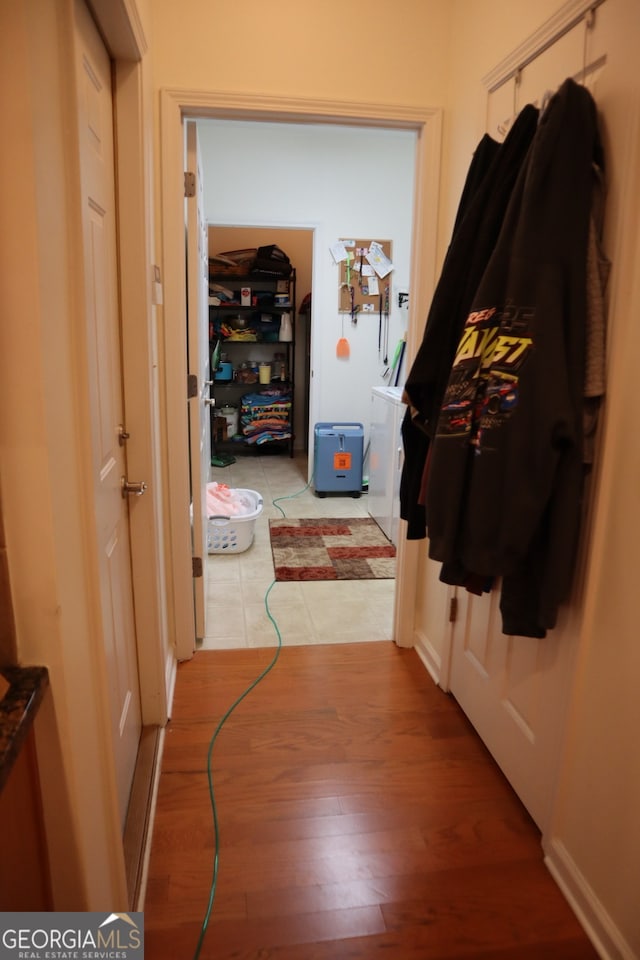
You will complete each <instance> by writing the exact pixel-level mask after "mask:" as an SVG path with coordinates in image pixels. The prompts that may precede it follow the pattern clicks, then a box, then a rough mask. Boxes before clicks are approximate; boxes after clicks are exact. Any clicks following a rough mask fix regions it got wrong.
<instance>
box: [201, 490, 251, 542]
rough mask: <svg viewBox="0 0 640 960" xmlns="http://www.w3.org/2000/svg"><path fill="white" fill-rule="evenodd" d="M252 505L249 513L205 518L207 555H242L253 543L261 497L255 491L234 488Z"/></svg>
mask: <svg viewBox="0 0 640 960" xmlns="http://www.w3.org/2000/svg"><path fill="white" fill-rule="evenodd" d="M233 492H235V493H241V494H243V495H244V496H245V497H246V499H247V500H249V501H250V502H251V503H252V504H253V509H252V510H251V512H249V513H242V514H239V515H238V516H234V517H223V516H214V517H207V553H242V552H243V551H244V550H248V549H249V547H250V546H251V544H252V543H253V535H254V532H255V525H256V520H257V519H258V517H259V516H260V514H261V513H262V497H261V496H260V494H259V493H257V492H256V491H255V490H244V489H240V488H236V489H235V490H234V491H233Z"/></svg>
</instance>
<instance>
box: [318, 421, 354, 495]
mask: <svg viewBox="0 0 640 960" xmlns="http://www.w3.org/2000/svg"><path fill="white" fill-rule="evenodd" d="M363 446H364V429H363V426H362V424H361V423H316V425H315V428H314V457H313V463H314V468H313V476H314V486H315V490H316V493H317V495H318V496H319V497H324V496H326V494H327V493H350V494H351V495H352V496H354V497H359V496H360V493H361V491H362V451H363Z"/></svg>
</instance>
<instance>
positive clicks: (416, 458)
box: [400, 105, 538, 540]
mask: <svg viewBox="0 0 640 960" xmlns="http://www.w3.org/2000/svg"><path fill="white" fill-rule="evenodd" d="M537 122H538V110H537V109H536V108H535V107H533V106H531V105H527V106H526V107H524V108H523V110H521V111H520V113H519V114H518V116H517V118H516V120H515V122H514V123H513V125H512V127H511V129H510V130H509V133H508V134H507V137H506V138H505V141H504V143H502V144H498V143H496V141H495V140H492V138H491V137H489V136H488V135H485V136H484V137H483V138H482V140H481V141H480V143H479V144H478V147H477V148H476V150H475V152H474V156H473V159H472V162H471V165H470V167H469V171H468V173H467V177H466V180H465V185H464V189H463V192H462V196H461V199H460V203H459V206H458V211H457V214H456V221H455V225H454V230H453V234H452V238H451V242H450V244H449V249H448V251H447V255H446V257H445V261H444V264H443V267H442V271H441V274H440V278H439V280H438V283H437V286H436V289H435V292H434V295H433V298H432V301H431V306H430V308H429V314H428V317H427V323H426V327H425V332H424V336H423V340H422V344H421V346H420V348H419V350H418V353H417V355H416V358H415V360H414V362H413V364H412V367H411V370H410V371H409V374H408V377H407V381H406V384H405V391H404V394H405V395H404V399H405V400H406V402H407V404H408V406H407V412H406V414H405V418H404V421H403V424H402V436H403V446H404V455H405V456H404V465H403V470H402V476H401V484H400V513H401V516H402V518H403V519H404V520H407V523H408V527H407V536H408V538H409V539H410V540H419V539H422V538H424V537H425V535H426V528H425V512H424V500H423V499H422V494H421V491H422V486H423V473H424V470H425V463H426V460H427V454H428V449H429V443H430V441H431V440H432V438H433V436H434V434H435V429H436V424H437V420H438V414H439V412H440V405H441V403H442V397H443V394H444V391H445V388H446V385H447V379H448V376H449V371H450V370H451V364H452V363H453V359H454V356H455V352H456V347H457V345H458V341H459V339H460V333H461V331H462V328H463V325H464V322H465V320H466V318H467V315H468V313H469V309H470V307H471V303H472V300H473V297H474V295H475V292H476V290H477V288H478V284H479V282H480V280H481V278H482V275H483V273H484V271H485V268H486V266H487V263H488V261H489V258H490V256H491V254H492V252H493V250H494V247H495V244H496V241H497V238H498V235H499V232H500V228H501V227H502V223H503V219H504V214H505V210H506V208H507V204H508V202H509V198H510V196H511V192H512V190H513V187H514V184H515V182H516V179H517V177H518V174H519V172H520V170H521V168H522V165H523V163H524V161H525V158H526V156H527V152H528V150H529V146H530V144H531V141H532V140H533V137H534V134H535V132H536V128H537Z"/></svg>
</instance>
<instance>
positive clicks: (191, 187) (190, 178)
mask: <svg viewBox="0 0 640 960" xmlns="http://www.w3.org/2000/svg"><path fill="white" fill-rule="evenodd" d="M184 195H185V197H195V195H196V175H195V173H190V172H189V170H185V172H184Z"/></svg>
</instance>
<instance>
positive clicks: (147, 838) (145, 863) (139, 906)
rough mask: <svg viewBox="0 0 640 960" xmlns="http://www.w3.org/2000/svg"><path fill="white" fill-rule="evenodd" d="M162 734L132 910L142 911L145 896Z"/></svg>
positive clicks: (154, 816) (162, 741)
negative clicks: (137, 885) (138, 881)
mask: <svg viewBox="0 0 640 960" xmlns="http://www.w3.org/2000/svg"><path fill="white" fill-rule="evenodd" d="M164 734H165V728H164V727H163V728H162V729H161V730H160V733H159V738H158V749H157V751H156V756H155V763H154V769H153V779H152V784H151V796H150V803H149V819H148V823H147V829H146V832H145V837H144V849H143V852H142V871H141V879H140V888H139V890H138V900H137V903H136V905H135V906H134V910H139V911H144V901H145V897H146V895H147V880H148V877H149V860H150V858H151V844H152V841H153V826H154V823H155V818H156V806H157V800H158V787H159V786H160V771H161V770H162V755H163V753H164Z"/></svg>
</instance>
